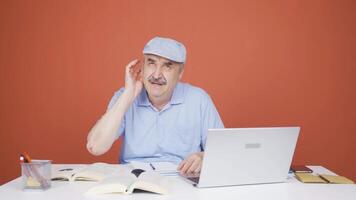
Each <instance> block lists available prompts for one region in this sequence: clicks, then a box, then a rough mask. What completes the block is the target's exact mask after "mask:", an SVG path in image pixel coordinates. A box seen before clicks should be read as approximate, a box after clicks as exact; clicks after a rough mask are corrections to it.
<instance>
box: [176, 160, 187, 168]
mask: <svg viewBox="0 0 356 200" xmlns="http://www.w3.org/2000/svg"><path fill="white" fill-rule="evenodd" d="M185 163H186V160H183V161H182V162H180V164H179V165H178V168H177V170H178V171H180V170H181V169H182V167H183V166H184V164H185Z"/></svg>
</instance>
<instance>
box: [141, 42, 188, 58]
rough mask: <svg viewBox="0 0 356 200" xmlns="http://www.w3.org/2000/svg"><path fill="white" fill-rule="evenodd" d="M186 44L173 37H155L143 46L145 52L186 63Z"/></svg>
mask: <svg viewBox="0 0 356 200" xmlns="http://www.w3.org/2000/svg"><path fill="white" fill-rule="evenodd" d="M186 53H187V52H186V49H185V46H184V45H183V44H182V43H180V42H178V41H175V40H173V39H170V38H162V37H155V38H153V39H151V40H150V41H149V42H148V43H147V44H146V46H145V47H144V48H143V54H153V55H157V56H161V57H163V58H167V59H168V60H172V61H175V62H178V63H185V59H186Z"/></svg>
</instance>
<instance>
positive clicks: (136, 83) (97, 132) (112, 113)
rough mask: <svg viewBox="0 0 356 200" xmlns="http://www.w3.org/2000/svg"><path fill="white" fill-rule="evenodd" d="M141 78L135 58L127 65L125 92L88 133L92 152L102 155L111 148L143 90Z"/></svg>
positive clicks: (139, 68) (89, 146)
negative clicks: (120, 127) (126, 114)
mask: <svg viewBox="0 0 356 200" xmlns="http://www.w3.org/2000/svg"><path fill="white" fill-rule="evenodd" d="M141 79H142V78H141V66H139V61H138V60H133V61H131V62H130V63H129V64H128V65H127V66H126V71H125V90H124V92H123V93H122V95H120V97H119V98H118V100H117V101H116V102H115V103H114V105H113V106H112V108H110V109H109V110H107V111H106V113H105V114H104V115H103V116H102V117H101V118H100V119H99V120H98V121H97V122H96V124H95V125H94V127H93V128H92V129H91V130H90V132H89V134H88V138H87V149H88V151H89V152H90V153H91V154H93V155H96V156H97V155H101V154H104V153H105V152H107V151H108V150H109V149H110V148H111V146H112V144H113V143H114V141H115V140H116V139H117V137H116V132H117V130H118V129H119V126H120V124H121V122H122V121H123V118H124V115H125V113H126V112H127V110H128V108H129V107H130V106H131V104H132V102H133V101H134V100H135V98H136V97H137V95H138V94H139V93H140V92H141V90H142V87H143V84H142V80H141Z"/></svg>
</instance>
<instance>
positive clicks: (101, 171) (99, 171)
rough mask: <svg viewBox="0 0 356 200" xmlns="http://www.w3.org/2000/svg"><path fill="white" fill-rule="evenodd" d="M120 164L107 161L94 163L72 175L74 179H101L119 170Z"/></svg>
mask: <svg viewBox="0 0 356 200" xmlns="http://www.w3.org/2000/svg"><path fill="white" fill-rule="evenodd" d="M118 170H119V168H118V166H114V165H110V164H107V163H94V164H91V165H88V166H87V167H86V168H84V169H83V170H81V171H79V172H77V173H75V174H74V176H73V177H72V180H73V181H101V180H103V179H104V178H106V177H107V176H110V175H111V174H113V173H115V172H118Z"/></svg>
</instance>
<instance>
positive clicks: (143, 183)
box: [127, 172, 168, 194]
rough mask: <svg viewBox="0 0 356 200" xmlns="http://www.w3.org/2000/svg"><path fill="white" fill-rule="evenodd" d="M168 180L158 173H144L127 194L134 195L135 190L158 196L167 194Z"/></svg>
mask: <svg viewBox="0 0 356 200" xmlns="http://www.w3.org/2000/svg"><path fill="white" fill-rule="evenodd" d="M166 185H168V180H167V178H166V177H164V176H162V175H160V174H159V173H156V172H143V173H141V174H140V176H139V177H138V178H137V181H136V182H135V183H134V184H133V185H131V187H130V188H128V191H127V193H132V192H133V190H134V189H140V190H145V191H148V192H153V193H157V194H167V193H168V190H167V187H166Z"/></svg>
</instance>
